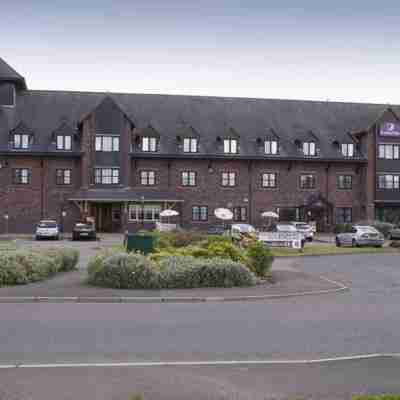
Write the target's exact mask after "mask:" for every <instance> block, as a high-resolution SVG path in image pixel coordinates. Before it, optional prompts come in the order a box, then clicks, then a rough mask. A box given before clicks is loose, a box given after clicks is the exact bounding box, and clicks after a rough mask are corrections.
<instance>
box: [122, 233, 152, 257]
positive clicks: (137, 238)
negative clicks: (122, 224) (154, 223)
mask: <svg viewBox="0 0 400 400" xmlns="http://www.w3.org/2000/svg"><path fill="white" fill-rule="evenodd" d="M154 247H155V238H154V236H151V235H135V234H128V235H126V250H127V251H139V252H140V253H143V254H145V255H146V254H149V253H151V252H152V251H153V250H154Z"/></svg>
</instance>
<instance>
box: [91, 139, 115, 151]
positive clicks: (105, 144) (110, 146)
mask: <svg viewBox="0 0 400 400" xmlns="http://www.w3.org/2000/svg"><path fill="white" fill-rule="evenodd" d="M95 150H96V151H104V152H107V153H109V152H118V151H119V136H117V135H96V139H95Z"/></svg>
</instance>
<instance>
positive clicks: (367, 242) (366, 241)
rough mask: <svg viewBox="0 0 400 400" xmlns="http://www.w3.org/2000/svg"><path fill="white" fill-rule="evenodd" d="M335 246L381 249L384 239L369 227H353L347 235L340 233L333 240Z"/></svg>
mask: <svg viewBox="0 0 400 400" xmlns="http://www.w3.org/2000/svg"><path fill="white" fill-rule="evenodd" d="M335 242H336V246H337V247H340V246H352V247H355V246H375V247H382V246H383V244H384V242H385V237H384V236H383V235H382V233H380V232H379V231H378V230H376V229H375V228H374V227H372V226H369V225H354V226H353V227H352V228H351V231H350V232H348V233H340V234H338V235H336V238H335Z"/></svg>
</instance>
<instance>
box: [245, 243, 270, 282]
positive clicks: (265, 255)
mask: <svg viewBox="0 0 400 400" xmlns="http://www.w3.org/2000/svg"><path fill="white" fill-rule="evenodd" d="M246 258H247V265H248V267H249V268H250V270H251V271H253V272H254V273H255V274H256V275H257V276H260V277H264V276H266V275H267V274H268V272H269V271H270V270H271V267H272V263H273V261H274V256H273V255H272V253H271V250H270V249H269V248H268V247H267V246H265V245H264V244H263V243H261V242H254V243H252V244H251V245H250V246H249V247H248V248H247V251H246Z"/></svg>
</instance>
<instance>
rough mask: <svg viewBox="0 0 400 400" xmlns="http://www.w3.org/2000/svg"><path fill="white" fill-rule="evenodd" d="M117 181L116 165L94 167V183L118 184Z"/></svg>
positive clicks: (118, 179)
mask: <svg viewBox="0 0 400 400" xmlns="http://www.w3.org/2000/svg"><path fill="white" fill-rule="evenodd" d="M106 172H107V173H106ZM108 172H109V173H108ZM119 182H120V176H119V168H117V167H96V168H95V170H94V183H95V184H96V185H118V184H119Z"/></svg>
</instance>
